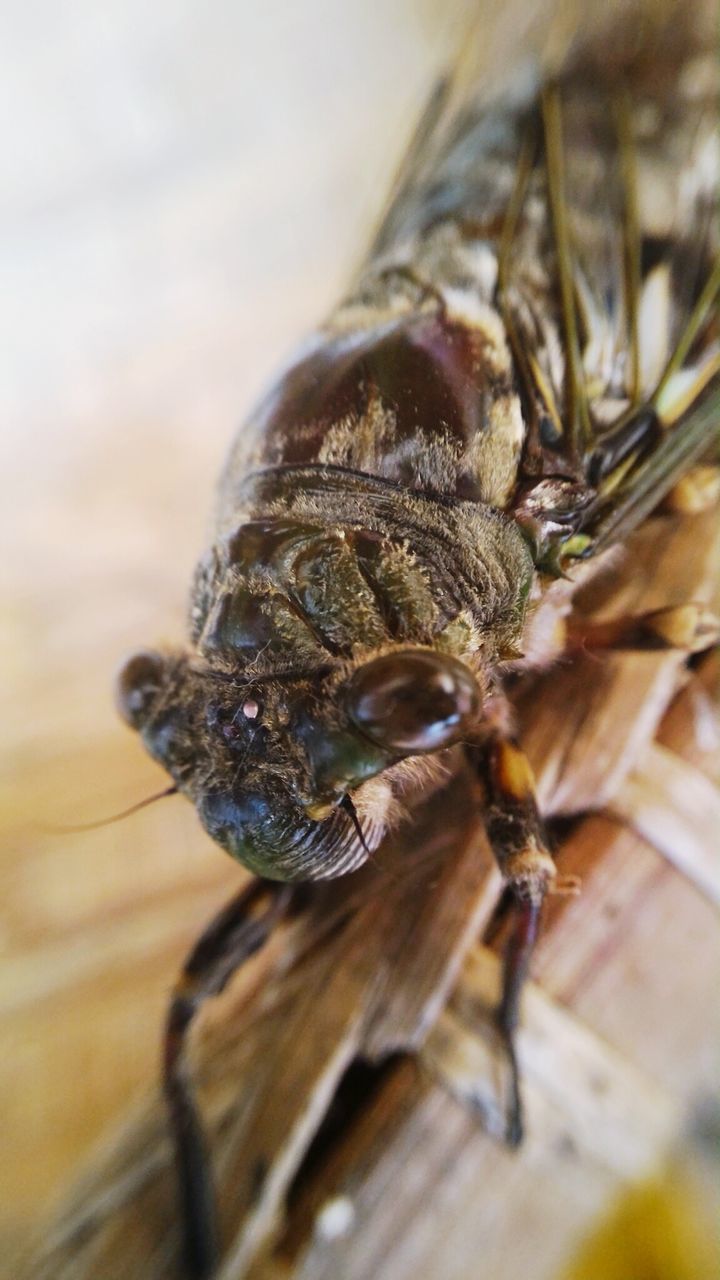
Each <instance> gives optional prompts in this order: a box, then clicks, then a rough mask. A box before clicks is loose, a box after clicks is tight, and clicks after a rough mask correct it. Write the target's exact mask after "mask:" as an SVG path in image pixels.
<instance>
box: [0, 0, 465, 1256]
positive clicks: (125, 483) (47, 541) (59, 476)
mask: <svg viewBox="0 0 720 1280" xmlns="http://www.w3.org/2000/svg"><path fill="white" fill-rule="evenodd" d="M462 8H463V4H462V3H461V2H460V0H457V3H452V4H449V5H444V6H443V10H444V12H443V14H442V17H440V16H439V15H438V14H437V13H436V12H435V11H434V7H433V6H432V5H429V4H427V5H426V4H418V3H417V0H388V3H386V4H385V5H383V6H377V5H370V6H368V5H366V4H365V3H364V0H303V3H302V4H295V3H291V2H290V0H275V2H274V3H268V4H264V5H258V4H254V3H252V0H233V2H232V3H231V2H230V0H224V2H223V3H220V4H216V5H213V6H210V7H209V8H208V7H207V6H201V5H197V4H193V3H187V2H186V0H172V3H171V2H170V0H161V3H157V4H154V5H151V6H148V5H146V4H140V3H137V0H108V2H107V3H103V4H101V5H97V4H95V3H94V0H70V3H68V4H65V5H62V6H56V5H53V4H51V3H49V2H48V0H38V3H33V4H31V5H21V4H19V3H17V2H16V3H14V4H13V3H11V4H9V5H6V6H5V7H4V9H3V13H2V17H1V18H0V32H1V35H0V62H1V64H2V65H1V71H0V99H1V100H2V112H1V113H0V119H2V125H1V126H0V128H1V130H2V141H1V149H2V157H3V160H2V172H3V178H2V210H1V212H0V278H1V279H2V282H3V283H2V304H1V305H0V349H1V350H2V360H1V361H0V415H1V419H2V424H3V426H2V454H3V461H2V476H3V500H2V507H1V515H0V519H1V520H2V525H3V537H2V545H3V558H2V594H3V610H2V623H1V626H2V632H1V641H0V643H1V651H0V660H1V665H2V670H3V673H4V676H5V679H4V682H3V683H4V690H3V756H4V760H3V773H4V786H3V791H4V798H3V802H2V825H3V829H4V838H3V849H2V861H1V863H0V875H1V877H2V903H3V913H2V914H3V930H2V947H3V951H4V958H3V965H2V980H1V985H0V1019H1V1021H2V1037H3V1043H4V1046H5V1050H4V1053H3V1056H2V1065H1V1066H0V1106H1V1107H2V1117H3V1118H2V1132H3V1160H2V1167H1V1169H0V1213H1V1215H2V1217H1V1219H0V1232H1V1233H2V1234H1V1235H0V1240H2V1241H3V1242H4V1243H5V1244H10V1243H12V1242H13V1241H15V1240H19V1239H20V1238H21V1237H22V1235H23V1233H24V1230H25V1228H26V1226H28V1225H30V1224H31V1223H34V1222H35V1221H36V1220H37V1217H38V1215H39V1214H40V1213H41V1212H42V1211H43V1209H44V1208H45V1207H46V1205H47V1204H48V1202H49V1200H50V1199H51V1198H52V1197H54V1196H55V1195H56V1194H61V1193H62V1192H63V1191H64V1190H66V1188H67V1186H68V1182H69V1180H70V1179H71V1177H72V1174H73V1171H74V1170H75V1168H76V1166H77V1165H78V1162H79V1161H80V1160H81V1157H82V1155H83V1154H84V1152H85V1151H86V1150H87V1148H88V1147H89V1146H90V1145H91V1144H92V1143H93V1141H94V1140H95V1139H96V1137H97V1135H98V1134H99V1133H100V1131H101V1130H102V1129H103V1127H104V1126H105V1125H106V1122H107V1121H108V1119H109V1118H110V1117H112V1116H115V1115H117V1114H118V1113H119V1112H120V1111H121V1110H122V1109H123V1106H124V1104H125V1103H126V1102H127V1100H128V1099H129V1098H130V1097H131V1096H132V1095H133V1094H134V1092H135V1091H136V1090H137V1089H138V1087H139V1086H141V1085H142V1086H145V1087H147V1086H148V1085H149V1084H150V1083H151V1082H152V1081H153V1080H154V1076H155V1069H156V1058H157V1048H158V1040H159V1028H160V1022H161V1017H162V1010H163V1006H164V1001H165V996H166V991H167V988H168V985H169V983H170V981H171V979H172V975H173V973H174V970H175V968H176V967H177V964H178V963H179V961H180V958H181V956H182V954H183V951H184V949H185V946H186V945H187V944H188V943H189V942H190V940H191V938H192V937H193V936H194V935H195V933H196V932H197V930H198V928H199V927H200V926H201V924H202V923H203V922H204V921H205V919H206V917H207V916H208V915H210V914H212V912H213V911H214V909H215V908H216V907H217V906H218V905H219V904H220V903H221V901H222V899H223V895H227V893H228V892H230V891H231V890H232V889H233V887H234V886H236V885H237V884H238V882H239V876H240V874H241V873H240V872H239V870H238V868H236V867H234V866H233V864H232V863H231V862H230V861H229V860H228V859H226V858H225V857H224V856H223V855H221V854H220V853H219V852H218V851H217V850H216V849H215V848H214V847H213V846H211V844H210V842H209V841H208V840H207V839H206V838H205V837H204V836H203V834H202V833H201V831H200V830H199V827H198V824H197V822H196V820H195V817H194V815H193V813H192V812H191V810H190V809H189V807H188V806H187V805H186V804H185V803H184V802H183V801H180V800H177V799H171V800H166V801H164V802H162V803H161V804H159V805H157V806H156V807H155V808H151V809H149V810H148V811H147V812H146V813H144V814H139V815H137V816H136V817H134V818H131V819H128V820H126V821H125V822H122V823H119V824H117V825H116V826H111V827H107V828H103V829H100V830H98V831H95V832H91V833H88V834H84V835H73V836H60V835H50V834H46V833H45V832H43V831H42V830H41V829H40V827H41V824H52V823H73V822H80V821H87V820H90V819H93V818H95V817H99V816H101V815H103V814H106V813H108V812H113V811H114V810H116V809H119V808H122V807H123V806H125V805H127V804H130V803H132V802H133V801H135V800H138V799H140V798H141V797H143V796H145V795H148V794H151V793H152V792H153V791H156V790H158V789H159V787H161V786H162V785H163V776H162V775H161V772H160V770H159V769H157V768H156V767H155V766H154V765H153V764H152V763H151V762H150V761H149V760H147V759H146V758H145V756H144V754H143V752H142V750H141V748H140V745H139V744H138V743H137V741H136V740H135V739H134V738H133V737H131V735H130V734H129V733H128V732H127V731H126V730H124V729H123V728H122V726H121V725H119V723H118V721H117V718H116V715H115V712H114V709H113V705H112V694H111V686H112V677H113V672H114V670H115V669H116V667H117V665H118V663H119V662H120V661H121V659H122V657H123V656H124V655H125V654H126V653H127V652H128V650H130V649H132V648H133V647H136V646H138V645H142V644H143V643H153V642H157V641H158V640H162V639H167V640H180V639H181V636H182V625H183V611H184V605H185V598H186V593H187V586H188V581H189V576H190V572H191V568H192V565H193V563H194V559H195V557H196V555H197V554H198V553H199V551H200V550H201V549H202V546H203V539H204V530H205V525H206V521H207V517H208V513H209V507H210V501H211V494H212V486H213V483H214V479H215V475H216V473H217V470H218V468H219V465H220V462H221V459H222V456H223V453H224V451H225V449H226V448H227V446H228V444H229V441H230V438H231V435H232V432H233V430H234V428H235V426H236V424H237V423H238V421H239V420H240V418H241V417H242V415H243V413H244V412H246V411H247V409H248V408H249V406H250V404H251V402H252V400H253V398H254V397H255V396H256V395H257V394H258V392H259V391H260V390H261V388H262V386H263V383H264V382H265V381H266V380H267V378H268V377H269V376H270V374H271V373H272V370H273V368H274V367H275V366H276V365H277V363H278V361H279V360H280V359H281V358H282V357H283V355H284V354H285V353H286V352H287V350H288V348H290V347H291V346H292V344H293V343H294V342H295V341H296V340H297V339H298V338H299V337H301V336H302V334H303V331H304V330H305V329H306V328H307V327H308V326H309V325H310V324H312V323H313V322H314V321H315V320H317V318H318V317H319V316H320V315H321V314H322V313H323V311H324V309H325V308H327V307H328V306H329V305H330V303H331V302H332V300H333V299H334V297H335V296H336V295H337V293H338V290H339V289H340V288H341V286H342V283H343V281H344V279H345V278H346V276H347V274H348V272H349V271H350V270H351V269H352V267H353V265H354V262H355V261H356V258H357V255H358V253H359V252H360V251H361V250H362V247H363V245H364V243H365V239H366V237H367V235H368V232H369V224H370V222H371V220H372V217H373V214H376V213H377V211H378V207H379V205H380V204H381V203H382V198H383V195H384V192H385V190H386V188H387V185H388V182H389V180H390V177H391V175H392V171H393V168H394V166H395V164H396V162H397V160H398V158H399V156H400V155H401V153H402V150H403V147H404V142H405V139H406V138H407V136H408V133H409V131H410V130H411V128H412V125H413V123H414V120H415V116H416V113H417V110H418V108H419V105H420V104H421V102H422V99H423V95H424V92H425V86H426V85H427V84H428V82H429V80H430V79H431V75H432V68H434V67H435V66H437V64H438V61H439V60H440V59H441V58H442V56H443V51H444V50H445V49H447V48H448V47H449V46H450V45H452V43H453V42H454V40H455V39H456V30H454V27H453V16H454V14H455V13H457V12H458V11H460V10H462Z"/></svg>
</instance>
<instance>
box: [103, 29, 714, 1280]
mask: <svg viewBox="0 0 720 1280" xmlns="http://www.w3.org/2000/svg"><path fill="white" fill-rule="evenodd" d="M675 25H676V28H677V25H678V24H677V23H676V24H675ZM688 25H691V24H688ZM482 47H484V42H483V36H482V32H481V31H480V29H479V28H476V29H475V30H474V31H473V34H472V37H471V38H469V39H468V40H467V41H466V50H465V57H464V58H463V60H462V61H461V63H460V65H459V67H458V68H457V69H456V70H455V71H454V72H453V73H452V74H450V75H448V76H447V77H446V78H445V79H444V80H443V82H442V83H441V84H440V85H439V87H438V88H437V90H436V92H435V93H434V94H433V96H432V99H431V101H430V104H429V106H428V108H427V110H426V113H425V115H424V117H423V118H422V120H421V123H420V126H419V128H418V131H417V134H416V137H415V139H414V142H413V144H412V146H411V150H410V154H409V156H408V159H407V161H406V163H405V164H404V166H403V167H402V168H401V171H400V174H399V176H398V179H397V182H396V186H395V190H394V192H393V194H392V196H391V199H390V202H389V204H388V207H387V212H386V214H385V216H384V218H383V219H382V222H381V225H380V228H379V231H378V233H377V235H376V237H375V239H374V242H373V244H372V246H371V249H370V251H369V253H368V255H367V257H366V259H365V261H364V264H363V266H362V268H361V270H360V271H359V273H358V275H357V276H356V278H355V279H354V281H353V282H352V284H351V286H350V288H349V290H348V292H347V295H346V296H345V297H344V298H343V299H342V301H341V302H340V303H339V305H338V306H337V307H336V308H335V309H334V310H333V312H332V313H331V314H330V316H329V317H328V318H327V320H326V321H325V323H324V324H322V325H321V326H320V328H319V329H317V330H316V331H315V332H314V333H313V334H312V335H311V337H310V338H309V339H308V340H307V342H306V343H305V344H304V346H303V347H302V348H301V350H300V352H299V354H298V355H297V356H296V357H295V358H294V359H293V360H292V361H291V362H290V363H289V365H288V366H287V367H286V368H285V369H284V370H283V371H282V373H281V374H280V376H279V378H278V380H277V381H276V383H275V385H274V386H273V387H272V389H271V390H270V391H269V393H268V394H267V395H266V397H265V398H264V399H263V401H262V402H261V404H260V405H259V407H258V408H257V409H256V410H255V411H254V412H253V413H252V414H251V415H250V417H249V419H248V421H247V422H246V423H245V425H244V426H243V428H242V430H241V431H240V432H239V434H238V436H237V438H236V440H235V443H234V444H233V446H232V448H231V452H230V455H229V458H228V460H227V463H226V466H225V469H224V472H223V474H222V477H221V480H220V486H219V493H218V500H217V509H216V519H215V532H214V538H213V543H212V546H211V547H210V548H209V549H208V550H207V551H206V553H205V554H204V555H203V556H202V558H201V560H200V563H199V565H198V568H197V571H196V574H195V578H194V582H193V586H192V594H191V606H190V620H189V642H188V644H187V645H186V647H185V648H184V649H182V650H178V651H177V652H157V651H143V652H140V653H138V654H136V655H135V656H134V657H132V658H130V660H129V661H128V663H127V664H126V666H125V667H124V669H123V671H122V673H121V675H120V679H119V704H120V708H121V711H122V714H123V715H124V717H125V719H126V720H127V721H128V722H129V724H130V725H132V726H133V727H134V728H135V729H137V730H138V731H139V732H140V734H141V736H142V739H143V741H144V743H145V746H146V747H147V749H148V750H149V752H150V753H151V755H152V756H153V757H154V758H155V759H156V760H157V761H159V762H160V763H161V764H162V765H163V766H164V767H165V769H166V770H167V771H168V773H169V774H170V777H171V779H172V788H171V789H172V790H177V791H180V792H182V793H183V794H184V795H186V796H187V797H188V798H189V799H190V800H191V801H192V802H193V803H194V805H195V806H196V808H197V812H198V815H199V818H200V821H201V823H202V824H203V826H204V827H205V829H206V830H207V831H208V832H209V834H210V835H211V836H212V837H213V838H214V839H215V840H216V841H217V843H218V844H219V845H220V846H221V847H222V848H224V849H225V850H226V851H227V852H228V853H229V854H230V855H231V856H232V857H233V858H235V859H237V860H238V861H239V862H240V863H242V864H243V866H245V867H247V868H249V869H250V870H251V871H252V872H253V873H255V875H256V876H257V877H258V879H256V880H255V881H253V882H252V883H251V885H250V887H249V888H248V887H246V888H244V889H243V890H242V892H241V893H240V895H239V897H237V898H236V899H235V900H234V901H233V902H232V903H231V904H230V906H229V907H227V908H226V909H225V911H224V912H223V913H222V914H221V916H220V917H218V919H217V921H216V922H215V923H214V924H213V925H212V926H211V927H210V929H209V930H208V931H207V933H206V934H205V935H204V936H203V938H202V939H201V941H200V943H199V944H198V945H197V947H196V949H195V950H194V952H193V953H192V954H191V956H190V958H189V960H188V962H187V965H186V968H185V972H184V976H183V978H182V980H181V982H180V984H179V986H178V989H177V991H176V994H175V997H174V999H173V1002H172V1005H171V1009H170V1013H169V1018H168V1026H167V1035H166V1048H165V1090H166V1094H167V1098H168V1102H169V1106H170V1114H171V1118H172V1126H173V1133H174V1138H175V1143H176V1149H177V1155H178V1164H179V1170H180V1180H181V1186H182V1197H183V1215H184V1220H185V1227H186V1236H187V1253H188V1260H189V1264H190V1266H191V1268H192V1270H193V1272H194V1274H195V1275H205V1274H207V1273H209V1271H210V1270H211V1269H212V1266H213V1258H214V1245H213V1227H212V1205H211V1203H210V1196H209V1185H210V1184H209V1180H208V1178H207V1175H206V1171H205V1168H204V1163H203V1153H202V1135H201V1131H200V1126H199V1121H198V1116H197V1114H196V1111H195V1109H194V1106H193V1103H192V1098H191V1094H190V1091H189V1088H188V1086H187V1084H186V1082H185V1078H184V1074H183V1069H182V1047H183V1041H184V1036H185V1033H186V1031H187V1028H188V1026H189V1024H190V1021H191V1019H192V1017H193V1016H194V1014H195V1012H196V1011H197V1009H198V1007H199V1005H200V1004H201V1003H202V1001H203V1000H204V998H205V997H206V996H208V995H212V994H213V993H215V992H218V991H220V990H221V989H222V987H223V986H224V985H225V983H226V982H227V980H228V978H229V976H230V974H231V973H232V972H233V971H234V970H235V969H236V968H237V966H238V965H239V964H240V963H241V962H242V960H244V959H245V958H246V957H247V956H248V955H250V954H251V953H252V952H253V951H254V950H256V949H257V948H258V947H259V946H261V945H262V943H263V942H264V940H265V939H266V937H267V936H268V933H269V930H270V929H271V928H272V926H273V923H274V922H275V921H276V920H277V919H278V917H279V916H280V915H281V914H282V913H283V912H284V911H286V910H287V908H288V906H289V904H290V902H291V901H292V899H293V895H294V894H295V892H296V890H295V888H294V887H293V886H296V885H297V884H298V883H303V882H311V881H318V880H322V879H326V878H329V877H336V876H341V875H346V874H348V873H350V872H352V871H354V870H355V869H356V868H357V867H359V866H360V865H361V864H362V863H363V862H365V860H366V859H367V858H368V857H369V856H370V855H371V854H372V853H373V852H374V851H375V850H376V849H378V847H379V846H380V845H381V843H382V841H383V839H384V838H385V836H386V833H387V832H388V831H389V829H390V828H391V827H392V826H393V825H394V824H395V823H396V822H398V821H400V820H404V821H411V820H412V818H411V815H412V799H411V798H412V795H413V794H418V793H420V794H422V795H424V796H427V795H428V793H429V792H430V791H431V790H432V789H433V788H436V789H437V792H438V796H440V794H441V792H440V788H441V786H442V782H441V779H442V776H443V774H442V771H441V770H439V769H438V762H442V761H443V759H444V758H445V757H446V756H447V753H448V752H450V751H451V750H453V749H456V748H457V747H458V745H459V746H460V747H461V748H462V750H463V751H464V752H465V753H466V754H467V756H468V758H469V759H470V761H471V763H472V765H473V767H474V768H475V769H476V770H477V772H478V774H479V776H480V778H481V780H482V783H483V786H484V795H485V797H486V808H485V822H486V827H487V833H488V837H489V840H490V843H491V845H492V847H493V850H494V853H495V856H496V858H497V861H498V864H499V866H500V869H501V871H502V874H503V877H504V880H505V883H506V885H507V887H508V890H509V891H510V892H511V894H512V896H513V898H514V901H515V925H514V930H513V933H512V937H511V940H510V944H509V947H508V950H507V954H506V961H505V971H504V972H505V977H504V990H503V996H502V1001H501V1004H500V1008H499V1010H498V1015H497V1019H498V1026H499V1028H500V1030H501V1032H502V1035H503V1036H504V1040H505V1043H506V1046H507V1052H508V1057H509V1062H510V1064H511V1068H512V1077H513V1080H514V1088H513V1090H512V1097H511V1102H510V1106H509V1113H508V1117H507V1138H508V1141H509V1142H511V1143H517V1142H518V1141H519V1140H520V1137H521V1132H522V1119H521V1104H520V1093H519V1089H518V1082H517V1067H516V1064H515V1055H514V1032H515V1028H516V1025H517V1021H518V1009H519V1000H520V993H521V988H522V982H523V978H524V976H525V973H526V971H527V967H528V961H529V957H530V953H531V950H532V946H533V941H534V938H535V935H536V932H537V928H538V920H539V914H540V910H541V906H542V903H543V899H544V898H545V896H546V895H547V893H548V892H549V891H551V890H553V888H557V885H558V877H557V871H556V866H555V862H554V859H553V850H552V847H551V842H550V840H549V839H548V835H547V832H546V830H545V827H544V825H543V820H542V816H541V814H540V813H539V811H538V805H537V803H536V799H535V794H534V786H533V778H532V774H531V771H530V768H529V765H528V763H527V761H526V759H525V756H524V755H523V751H522V748H521V746H520V744H519V743H518V742H517V741H515V740H514V738H513V735H512V724H511V718H510V717H509V715H508V711H507V704H506V700H505V695H504V687H505V685H506V682H507V678H508V676H509V675H511V674H512V673H514V672H517V671H522V670H523V669H525V668H526V667H528V666H529V665H532V664H536V665H537V664H542V663H548V662H551V661H552V660H553V659H555V658H556V657H558V656H559V654H560V653H562V651H563V641H562V639H558V635H559V632H560V630H561V628H559V627H558V626H556V625H553V626H548V621H547V620H548V617H550V618H551V619H553V620H554V622H556V623H557V622H560V621H562V619H563V617H564V614H565V613H566V612H567V610H568V599H569V596H570V594H571V588H572V585H573V583H574V582H576V581H579V580H581V579H583V580H584V577H586V575H587V566H586V562H590V565H592V564H595V563H599V562H600V559H601V558H602V556H603V555H604V553H605V551H606V550H607V549H610V548H611V547H612V546H613V544H618V543H621V542H622V541H623V540H624V539H625V538H626V536H627V535H628V533H629V532H630V531H632V530H633V529H634V528H635V527H636V526H637V525H638V523H639V522H640V521H642V520H643V519H644V517H645V516H646V515H647V514H648V513H649V512H650V511H651V510H652V509H653V508H654V507H656V506H657V504H658V503H659V502H660V501H661V500H662V499H663V498H664V496H665V495H667V494H668V492H669V491H670V490H671V489H672V488H673V486H675V485H676V483H677V481H678V479H679V478H680V477H681V476H683V475H684V474H685V473H686V472H688V471H689V469H690V468H691V467H693V466H694V464H695V463H697V462H698V461H700V460H703V459H704V457H705V456H706V455H707V454H708V450H709V449H710V447H711V444H712V437H713V432H714V429H715V425H716V422H717V418H718V411H719V409H720V332H719V329H718V314H717V309H716V302H717V296H718V291H719V290H720V262H719V261H718V251H717V232H718V223H717V177H718V171H719V169H720V160H719V156H718V139H717V136H716V133H715V120H716V106H715V84H714V65H713V64H714V59H713V57H712V56H711V55H709V54H708V53H707V51H704V50H703V48H702V47H698V46H697V44H695V45H694V44H693V39H692V34H691V33H690V32H688V31H685V32H679V31H678V30H677V29H675V30H674V34H673V36H672V38H668V37H667V33H665V35H664V37H663V38H661V39H659V40H658V42H657V45H655V44H653V38H652V35H651V34H649V33H647V32H646V33H645V35H644V36H643V38H641V39H640V38H638V39H628V38H626V37H623V38H620V39H617V38H614V33H612V32H611V33H610V35H608V32H607V31H606V32H605V36H604V37H603V39H602V40H601V39H599V38H596V39H588V40H585V41H584V42H583V41H581V42H580V43H579V44H575V45H574V46H572V47H571V49H570V50H569V51H567V52H566V53H565V54H564V56H563V60H562V61H561V62H560V63H559V64H556V63H553V61H552V59H547V58H546V59H545V60H543V59H540V60H539V61H537V62H536V63H533V64H532V65H530V64H526V65H524V66H523V67H522V69H520V70H517V71H516V73H515V74H514V75H512V76H510V78H509V79H506V80H502V79H501V80H500V81H499V83H498V77H497V75H496V76H495V77H494V80H493V81H492V82H488V81H486V80H484V79H483V78H482V77H480V76H479V75H478V72H477V65H478V62H479V60H480V59H479V56H477V55H478V54H479V51H480V50H481V48H482ZM558 587H561V588H562V589H561V590H558ZM569 588H570V590H569ZM541 616H542V618H543V620H544V621H543V625H539V622H538V619H539V618H540V617H541ZM611 630H612V632H613V634H612V635H608V634H607V632H608V628H607V627H605V629H604V631H603V634H602V636H601V637H600V636H598V637H596V639H597V640H598V642H600V643H602V644H603V645H605V646H607V645H608V644H609V643H616V644H619V645H623V644H624V645H640V646H646V647H648V646H649V647H658V646H660V647H662V646H664V645H679V646H680V647H684V648H686V649H688V650H690V651H692V650H693V649H696V648H699V647H702V645H703V644H704V643H706V642H707V639H708V634H709V633H708V632H707V630H706V627H705V621H704V620H703V619H702V618H700V617H699V615H697V613H696V612H693V610H692V609H690V610H689V612H688V610H685V611H678V610H670V611H669V610H664V611H660V612H656V613H653V614H650V615H645V616H642V617H637V618H629V619H626V620H622V621H620V622H617V623H615V624H612V628H611ZM583 643H585V644H590V645H591V644H592V643H593V636H592V634H589V635H586V636H584V638H583ZM409 797H410V799H409ZM408 813H409V814H410V816H409V817H408Z"/></svg>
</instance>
